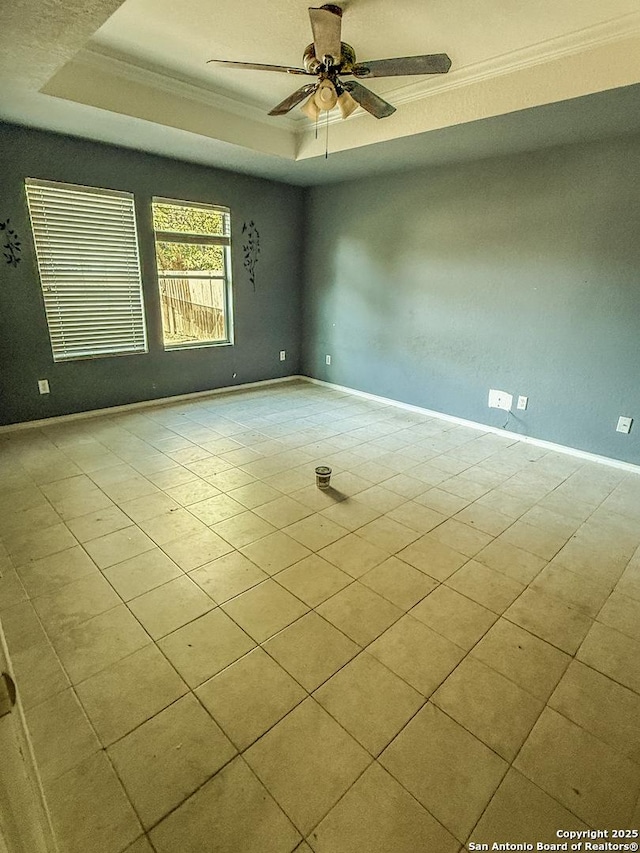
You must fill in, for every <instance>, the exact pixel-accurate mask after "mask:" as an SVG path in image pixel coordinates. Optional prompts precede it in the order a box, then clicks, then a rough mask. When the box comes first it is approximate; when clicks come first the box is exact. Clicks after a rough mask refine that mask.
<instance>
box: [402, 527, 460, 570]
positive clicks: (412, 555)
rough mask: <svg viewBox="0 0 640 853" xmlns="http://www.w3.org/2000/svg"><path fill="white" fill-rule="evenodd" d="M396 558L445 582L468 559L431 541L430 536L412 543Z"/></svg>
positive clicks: (445, 546)
mask: <svg viewBox="0 0 640 853" xmlns="http://www.w3.org/2000/svg"><path fill="white" fill-rule="evenodd" d="M396 556H397V557H398V558H399V559H400V560H403V561H404V562H405V563H409V565H411V566H413V567H414V568H416V569H419V570H420V571H421V572H424V573H425V574H427V575H429V577H432V578H435V580H438V581H443V580H446V579H447V578H448V577H449V576H450V575H452V574H453V573H454V572H455V571H456V569H459V568H460V566H463V565H464V564H465V563H466V562H467V559H468V558H467V557H466V556H465V555H464V554H460V553H459V552H458V551H454V550H453V548H450V547H449V546H448V545H443V543H442V542H438V541H437V540H436V539H433V538H432V537H431V535H430V534H427V535H426V536H422V537H421V538H420V539H418V540H417V541H416V542H412V543H411V545H409V546H408V547H407V548H403V549H402V550H401V551H399V552H398V554H396Z"/></svg>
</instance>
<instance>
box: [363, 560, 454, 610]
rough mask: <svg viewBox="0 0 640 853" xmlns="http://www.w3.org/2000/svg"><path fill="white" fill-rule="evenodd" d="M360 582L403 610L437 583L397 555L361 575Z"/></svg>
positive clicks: (422, 596)
mask: <svg viewBox="0 0 640 853" xmlns="http://www.w3.org/2000/svg"><path fill="white" fill-rule="evenodd" d="M360 582H361V583H363V584H364V585H365V586H368V587H369V588H370V589H372V590H373V591H374V592H377V593H378V595H381V596H382V597H383V598H386V599H387V601H390V602H391V603H392V604H395V605H396V607H399V608H400V609H401V610H405V611H406V610H409V608H411V607H413V605H414V604H417V603H418V601H420V600H421V599H423V598H424V597H425V595H428V594H429V593H430V592H431V591H432V590H434V589H435V588H436V586H437V585H438V583H437V581H435V580H433V578H430V577H428V576H427V575H425V574H424V573H423V572H419V571H418V570H417V569H414V568H413V566H410V565H408V564H407V563H403V562H402V560H399V559H398V558H397V557H389V559H388V560H385V561H384V563H381V564H380V565H379V566H376V567H375V568H373V569H371V570H370V571H368V572H367V573H366V574H364V575H362V577H361V578H360Z"/></svg>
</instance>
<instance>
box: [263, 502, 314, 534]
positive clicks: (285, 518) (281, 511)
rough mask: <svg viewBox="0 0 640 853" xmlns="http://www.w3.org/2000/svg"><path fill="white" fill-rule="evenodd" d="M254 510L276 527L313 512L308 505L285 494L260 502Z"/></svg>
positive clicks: (293, 521)
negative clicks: (266, 501)
mask: <svg viewBox="0 0 640 853" xmlns="http://www.w3.org/2000/svg"><path fill="white" fill-rule="evenodd" d="M255 511H256V513H257V514H258V515H259V516H260V517H261V518H264V519H265V521H268V522H269V524H272V525H273V526H274V527H277V528H281V527H287V526H288V525H289V524H295V522H296V521H300V520H301V519H303V518H306V517H307V516H309V515H312V513H313V510H312V509H310V508H309V507H308V506H305V505H304V504H301V503H300V502H299V501H295V500H292V499H291V498H289V497H287V496H286V495H281V496H280V497H278V498H275V499H274V500H272V501H269V502H268V503H264V504H261V505H260V506H258V507H256V510H255Z"/></svg>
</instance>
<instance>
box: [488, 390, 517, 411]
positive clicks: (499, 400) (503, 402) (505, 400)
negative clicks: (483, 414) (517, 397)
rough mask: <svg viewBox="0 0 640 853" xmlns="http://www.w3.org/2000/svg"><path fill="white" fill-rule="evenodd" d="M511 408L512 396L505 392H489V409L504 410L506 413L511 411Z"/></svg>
mask: <svg viewBox="0 0 640 853" xmlns="http://www.w3.org/2000/svg"><path fill="white" fill-rule="evenodd" d="M512 406H513V395H512V394H509V393H507V392H506V391H496V390H495V389H494V388H492V389H491V390H490V391H489V408H490V409H504V410H505V411H506V412H510V411H511V407H512Z"/></svg>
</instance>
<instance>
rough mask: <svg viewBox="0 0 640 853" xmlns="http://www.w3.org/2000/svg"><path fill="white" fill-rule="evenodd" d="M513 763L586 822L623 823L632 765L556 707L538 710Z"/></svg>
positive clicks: (636, 788) (635, 783) (630, 805)
mask: <svg viewBox="0 0 640 853" xmlns="http://www.w3.org/2000/svg"><path fill="white" fill-rule="evenodd" d="M514 767H515V768H516V769H517V770H519V771H520V772H521V773H523V774H524V775H525V776H527V777H528V778H529V779H530V780H531V781H532V782H535V784H536V785H538V786H539V787H540V788H542V789H543V790H544V791H546V792H547V793H548V794H550V795H551V796H552V797H554V798H555V799H556V800H559V802H560V803H562V805H563V806H565V808H567V809H569V810H570V811H572V812H573V813H574V814H575V815H577V816H578V817H579V818H581V819H582V820H584V821H585V822H588V823H589V824H590V825H591V826H597V827H602V826H620V827H627V826H628V825H629V821H630V820H631V816H632V814H633V810H634V808H635V805H636V801H637V798H638V795H639V793H640V774H638V767H637V765H635V764H633V763H632V762H631V761H628V760H627V759H625V758H623V757H622V756H621V755H620V753H618V752H615V751H614V750H612V749H611V747H609V746H607V745H606V744H604V743H602V741H600V740H598V739H597V738H595V737H594V736H593V735H592V734H590V733H589V732H587V731H585V730H584V729H582V728H580V727H579V726H576V725H575V723H572V722H570V721H569V720H567V719H565V718H564V717H563V716H561V715H560V714H558V713H557V712H556V711H553V710H552V709H550V708H546V709H545V710H544V711H543V713H542V716H541V717H540V719H539V720H538V722H537V723H536V725H535V727H534V729H533V731H532V732H531V734H530V735H529V737H528V739H527V741H526V743H525V745H524V746H523V747H522V750H521V751H520V754H519V755H518V757H517V758H516V760H515V762H514Z"/></svg>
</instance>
